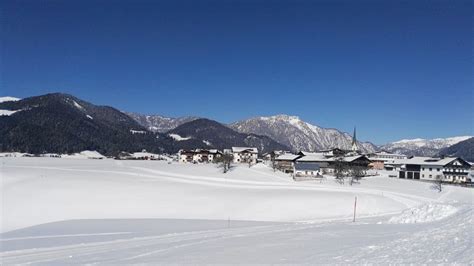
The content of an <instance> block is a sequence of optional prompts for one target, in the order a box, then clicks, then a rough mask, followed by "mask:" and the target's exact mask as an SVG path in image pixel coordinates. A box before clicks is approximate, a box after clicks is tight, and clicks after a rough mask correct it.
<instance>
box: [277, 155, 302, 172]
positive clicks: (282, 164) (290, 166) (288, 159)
mask: <svg viewBox="0 0 474 266" xmlns="http://www.w3.org/2000/svg"><path fill="white" fill-rule="evenodd" d="M300 157H302V156H301V155H297V154H291V153H287V154H282V155H280V156H278V157H277V158H275V164H276V168H277V169H278V170H280V171H282V172H284V173H293V172H294V163H295V161H296V159H298V158H300Z"/></svg>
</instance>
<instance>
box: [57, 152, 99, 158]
mask: <svg viewBox="0 0 474 266" xmlns="http://www.w3.org/2000/svg"><path fill="white" fill-rule="evenodd" d="M61 157H62V158H70V159H104V158H105V156H104V155H102V154H100V153H99V152H97V151H81V152H79V153H74V154H67V155H62V156H61Z"/></svg>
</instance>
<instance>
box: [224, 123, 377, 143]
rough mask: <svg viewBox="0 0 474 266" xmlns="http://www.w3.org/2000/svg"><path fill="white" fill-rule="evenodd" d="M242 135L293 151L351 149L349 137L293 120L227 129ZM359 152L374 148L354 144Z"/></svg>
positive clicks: (235, 125)
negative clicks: (271, 141)
mask: <svg viewBox="0 0 474 266" xmlns="http://www.w3.org/2000/svg"><path fill="white" fill-rule="evenodd" d="M229 126H230V127H231V128H233V129H235V130H237V131H239V132H242V133H252V134H259V135H264V136H269V137H271V138H272V139H274V140H276V141H278V142H280V143H282V144H284V145H287V146H288V147H290V148H291V149H292V150H294V151H301V150H304V151H319V150H325V149H330V148H341V149H348V150H349V149H351V145H352V136H351V135H349V134H348V133H344V132H341V131H339V130H337V129H332V128H322V127H319V126H315V125H312V124H310V123H307V122H304V121H302V120H301V119H300V118H299V117H297V116H289V115H275V116H270V117H256V118H251V119H247V120H242V121H238V122H235V123H232V124H230V125H229ZM357 144H358V147H359V149H360V150H361V151H362V152H374V151H376V150H377V146H375V145H374V144H372V143H370V142H357Z"/></svg>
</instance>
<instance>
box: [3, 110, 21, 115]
mask: <svg viewBox="0 0 474 266" xmlns="http://www.w3.org/2000/svg"><path fill="white" fill-rule="evenodd" d="M18 111H21V110H13V111H11V110H0V116H10V115H12V114H14V113H16V112H18Z"/></svg>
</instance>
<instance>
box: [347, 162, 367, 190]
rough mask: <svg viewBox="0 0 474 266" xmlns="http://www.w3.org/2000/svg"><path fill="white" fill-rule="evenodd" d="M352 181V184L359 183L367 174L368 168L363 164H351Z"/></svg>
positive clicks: (350, 182)
mask: <svg viewBox="0 0 474 266" xmlns="http://www.w3.org/2000/svg"><path fill="white" fill-rule="evenodd" d="M349 173H350V176H351V178H350V181H349V184H350V185H351V186H352V184H353V183H358V182H359V181H360V180H361V179H362V178H363V177H364V176H365V175H366V174H367V168H366V167H364V166H362V165H349Z"/></svg>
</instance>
